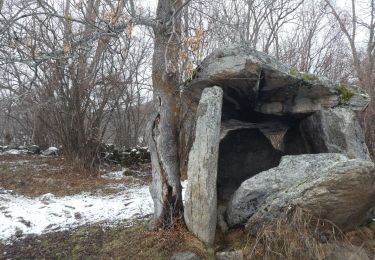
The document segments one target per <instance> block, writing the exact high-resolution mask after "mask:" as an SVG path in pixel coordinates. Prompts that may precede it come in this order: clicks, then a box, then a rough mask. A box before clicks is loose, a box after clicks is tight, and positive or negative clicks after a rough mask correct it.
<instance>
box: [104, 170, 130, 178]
mask: <svg viewBox="0 0 375 260" xmlns="http://www.w3.org/2000/svg"><path fill="white" fill-rule="evenodd" d="M124 171H125V169H124V170H121V171H115V172H109V173H106V174H103V175H102V178H104V179H109V180H121V179H123V178H124Z"/></svg>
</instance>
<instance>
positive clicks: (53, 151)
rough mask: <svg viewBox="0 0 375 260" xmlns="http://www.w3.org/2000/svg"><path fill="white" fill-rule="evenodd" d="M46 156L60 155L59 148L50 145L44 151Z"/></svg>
mask: <svg viewBox="0 0 375 260" xmlns="http://www.w3.org/2000/svg"><path fill="white" fill-rule="evenodd" d="M42 154H43V155H44V156H50V155H59V149H58V148H56V147H50V148H48V149H47V150H44V151H43V152H42Z"/></svg>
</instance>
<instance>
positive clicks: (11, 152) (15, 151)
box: [3, 149, 27, 155]
mask: <svg viewBox="0 0 375 260" xmlns="http://www.w3.org/2000/svg"><path fill="white" fill-rule="evenodd" d="M26 153H27V150H16V149H11V150H8V151H5V152H4V153H3V154H9V155H20V154H26Z"/></svg>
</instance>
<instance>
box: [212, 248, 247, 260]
mask: <svg viewBox="0 0 375 260" xmlns="http://www.w3.org/2000/svg"><path fill="white" fill-rule="evenodd" d="M243 259H244V257H243V252H242V250H237V251H231V252H218V253H216V260H243Z"/></svg>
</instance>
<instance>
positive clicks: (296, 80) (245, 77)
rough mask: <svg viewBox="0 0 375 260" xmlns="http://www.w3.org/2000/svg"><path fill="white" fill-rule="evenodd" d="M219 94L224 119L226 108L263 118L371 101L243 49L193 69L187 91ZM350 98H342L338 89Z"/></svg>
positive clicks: (359, 107)
mask: <svg viewBox="0 0 375 260" xmlns="http://www.w3.org/2000/svg"><path fill="white" fill-rule="evenodd" d="M213 85H217V86H220V87H222V88H223V90H224V103H225V105H224V109H223V116H224V115H226V114H228V111H226V108H229V107H230V106H227V105H226V104H227V103H230V104H232V107H235V108H236V110H247V111H249V109H252V108H254V109H255V110H256V111H258V112H261V113H265V114H274V115H285V114H290V113H293V114H301V113H302V114H303V113H311V112H315V111H319V110H322V109H324V108H330V107H335V106H338V105H340V106H346V107H350V108H351V109H353V110H363V109H364V108H366V107H367V105H368V103H369V101H370V97H369V95H368V94H366V93H365V92H364V91H363V90H361V89H359V88H357V87H354V86H346V85H342V84H339V83H335V82H331V81H329V80H328V79H326V78H322V77H319V78H318V77H316V76H314V75H309V74H305V73H302V72H299V71H297V70H296V69H295V68H292V67H289V66H286V65H285V64H282V63H281V62H279V61H278V60H276V59H274V58H272V57H270V56H268V55H266V54H264V53H261V52H258V51H255V50H253V49H251V48H249V47H247V46H239V45H233V46H229V47H226V48H222V49H218V50H216V51H214V52H213V53H212V54H210V55H209V56H208V57H207V58H206V59H205V60H204V61H203V62H202V64H201V66H200V67H199V68H198V69H197V70H196V73H195V77H194V78H193V80H192V81H191V82H190V84H189V86H188V87H189V88H191V89H193V90H195V91H196V92H197V93H199V92H200V91H202V89H203V88H205V87H207V86H213ZM343 88H344V91H346V90H347V91H348V92H349V93H352V94H353V96H352V97H350V98H343V97H342V89H343Z"/></svg>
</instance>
